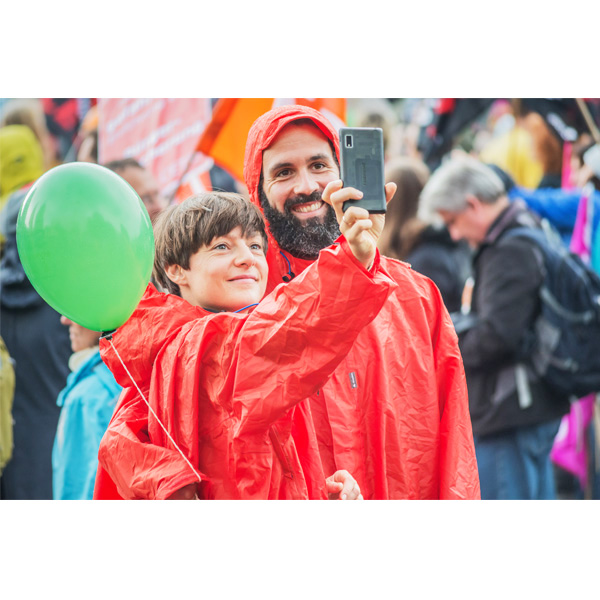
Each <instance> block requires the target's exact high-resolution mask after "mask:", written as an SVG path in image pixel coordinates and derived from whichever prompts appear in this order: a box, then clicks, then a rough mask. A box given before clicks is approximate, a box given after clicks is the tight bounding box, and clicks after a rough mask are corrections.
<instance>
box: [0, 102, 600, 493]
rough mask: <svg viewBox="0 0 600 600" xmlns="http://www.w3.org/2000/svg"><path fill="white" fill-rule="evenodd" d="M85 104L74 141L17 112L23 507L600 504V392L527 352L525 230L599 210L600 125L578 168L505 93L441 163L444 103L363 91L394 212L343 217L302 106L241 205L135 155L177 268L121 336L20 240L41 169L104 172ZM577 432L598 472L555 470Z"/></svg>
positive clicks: (290, 110) (15, 394)
mask: <svg viewBox="0 0 600 600" xmlns="http://www.w3.org/2000/svg"><path fill="white" fill-rule="evenodd" d="M60 105H61V106H64V105H65V103H61V104H60ZM70 106H71V109H72V111H71V112H73V111H74V110H75V111H76V112H77V114H78V115H79V119H78V123H77V127H72V126H71V128H70V129H69V130H68V131H66V130H67V129H68V128H67V127H66V125H65V126H64V127H62V128H61V130H60V131H61V135H60V136H59V135H58V134H57V133H56V132H55V133H54V135H53V133H52V132H51V130H50V129H51V128H50V126H51V125H52V124H53V116H54V117H56V115H57V114H59V115H62V117H63V119H64V121H65V123H69V124H71V125H72V123H71V121H69V120H68V119H66V117H65V116H64V114H65V111H66V109H64V110H63V112H62V113H61V112H59V111H58V110H54V111H51V110H50V107H49V106H45V105H44V103H43V102H42V101H41V100H39V99H29V100H8V101H5V102H3V104H2V105H0V110H1V111H2V121H1V122H0V201H1V205H0V210H1V213H0V233H1V235H2V238H1V241H2V262H1V273H0V285H1V288H0V304H1V311H2V312H1V319H2V321H1V340H2V345H1V347H0V350H1V351H2V363H1V368H2V400H1V403H0V411H1V412H0V419H1V421H0V436H1V437H0V498H1V499H52V498H54V499H92V498H96V499H118V498H124V499H193V498H200V499H284V498H294V499H327V498H330V499H363V498H364V499H479V498H482V499H555V498H559V499H583V498H599V497H600V473H597V472H596V469H600V461H598V460H597V459H596V457H597V455H598V446H597V436H596V432H597V430H596V428H597V423H598V414H599V413H598V403H597V398H596V396H595V392H596V390H589V391H590V394H589V397H588V398H586V399H584V400H582V399H580V398H578V397H573V396H572V395H570V394H568V393H566V392H565V391H564V390H559V389H556V388H555V387H553V386H551V385H549V384H548V382H547V381H546V380H545V379H544V376H543V375H541V374H540V371H539V370H538V369H536V365H534V364H533V362H532V361H531V352H528V351H525V350H524V348H525V345H526V342H528V341H530V339H531V337H532V336H534V335H535V332H536V327H538V324H539V317H540V313H541V304H542V303H541V299H540V290H541V289H542V287H543V285H544V278H545V276H546V272H547V268H546V265H545V263H544V259H543V256H542V257H541V256H540V252H539V249H538V248H537V247H536V245H535V244H534V243H532V242H531V241H530V240H527V239H525V238H523V237H519V236H518V235H517V236H515V235H509V233H510V232H511V231H512V232H513V233H514V231H515V230H521V229H523V228H527V229H531V230H542V229H544V228H545V227H546V224H547V222H548V221H550V222H551V225H554V227H555V228H556V229H557V230H558V233H559V235H561V236H562V241H561V242H560V243H561V244H563V245H565V246H566V245H567V244H568V243H569V241H570V240H571V237H572V234H573V227H574V221H575V213H577V207H578V205H579V200H580V198H582V197H583V196H585V195H587V196H589V202H590V204H591V206H592V208H593V207H594V206H596V205H598V207H599V210H598V214H600V199H599V197H598V193H597V192H596V191H595V190H597V189H600V188H599V187H598V186H599V185H600V164H599V162H600V161H597V160H596V159H595V158H594V157H595V156H597V154H595V153H594V149H596V148H597V147H600V146H599V145H598V142H597V141H596V140H595V137H594V134H595V133H596V132H595V131H591V132H589V133H586V132H583V133H580V134H579V136H578V138H577V139H576V140H574V143H573V144H572V148H571V146H569V148H570V149H572V159H571V162H570V164H569V169H565V162H564V161H565V156H566V154H565V151H564V143H563V142H561V141H560V140H558V139H557V137H556V135H555V134H554V133H553V132H552V130H551V128H550V127H549V126H548V124H547V123H546V122H545V121H544V119H543V118H541V117H540V115H539V114H537V113H535V112H529V113H526V114H524V113H523V112H522V111H520V110H519V106H518V104H517V105H513V104H511V103H510V102H508V101H505V100H499V101H497V102H495V103H493V104H492V106H491V108H490V109H489V110H488V111H487V112H486V113H485V114H484V116H482V117H481V118H480V119H479V120H478V121H476V125H475V126H474V127H472V128H471V130H470V131H471V136H470V137H469V138H468V142H465V141H464V140H463V143H462V144H461V141H460V140H459V141H458V142H457V144H455V146H454V147H453V148H451V150H450V151H449V152H447V153H446V154H445V155H444V157H443V158H442V160H441V161H439V163H434V162H432V161H429V163H428V162H427V161H426V160H425V158H426V157H425V156H424V154H423V152H422V143H421V142H422V140H421V138H422V136H423V131H424V130H425V127H423V122H424V120H426V119H425V118H424V113H427V111H431V106H432V104H431V102H429V101H426V100H420V101H419V100H417V99H412V100H407V101H404V102H400V101H397V102H396V101H393V100H388V99H371V100H364V101H359V100H353V101H350V100H349V101H348V107H349V111H348V121H349V125H353V126H359V127H381V128H382V129H383V134H384V136H383V137H384V143H385V180H386V182H387V183H386V187H385V190H386V196H387V202H388V209H387V213H386V214H385V215H375V214H372V215H369V214H368V213H366V211H364V209H360V208H358V207H351V208H349V209H348V210H346V211H345V212H344V211H343V209H342V206H343V204H344V203H345V202H348V201H351V200H358V199H360V197H361V195H362V192H361V191H360V190H356V189H354V188H349V187H344V183H343V181H341V179H340V177H341V172H340V148H339V139H338V134H337V132H336V129H335V127H334V126H333V125H332V124H331V122H330V121H329V120H328V119H327V117H326V116H324V115H323V114H322V113H321V112H319V111H316V110H313V109H312V108H308V107H303V106H298V105H286V106H281V107H278V108H274V109H272V110H271V111H269V112H267V113H265V114H263V115H262V116H260V117H259V118H258V119H257V120H256V121H255V122H254V124H253V126H252V128H251V129H250V131H249V133H248V135H247V139H246V140H245V147H246V152H245V160H244V179H245V181H244V182H243V183H244V185H245V189H244V193H237V188H236V193H233V192H223V191H221V190H218V189H214V190H208V191H206V192H204V193H201V194H196V195H194V196H192V197H190V198H188V199H187V200H184V201H183V202H181V203H175V202H169V200H168V199H167V198H166V197H165V196H164V195H163V194H162V192H161V190H160V189H159V186H158V184H157V174H156V173H152V172H151V169H150V168H148V167H147V166H144V165H142V164H140V163H139V162H138V161H137V160H136V159H135V158H134V157H122V158H120V159H117V160H113V161H111V162H108V163H106V164H105V165H104V166H105V167H107V168H108V169H110V170H111V171H114V172H115V173H117V174H118V175H120V176H121V177H122V178H123V179H125V180H126V181H127V182H128V183H129V184H130V185H131V186H132V187H133V189H134V190H135V191H136V192H137V194H138V195H139V197H140V198H141V200H142V203H143V205H144V207H145V209H146V210H147V212H148V214H149V216H150V219H151V221H152V223H153V228H154V236H155V262H154V270H153V273H152V278H151V281H150V282H149V284H148V288H147V289H146V292H145V294H144V296H143V297H142V299H141V300H140V303H139V305H138V307H137V309H136V311H135V312H134V314H133V315H132V316H131V318H130V319H129V320H128V321H127V322H126V323H125V324H124V325H123V326H121V327H119V328H118V329H117V330H116V331H115V332H113V333H112V334H111V335H109V336H103V337H101V332H96V331H91V330H89V329H86V328H84V327H82V326H81V325H79V324H77V323H75V322H73V321H72V320H70V319H68V318H66V317H65V316H61V315H59V314H58V313H57V312H56V311H54V310H53V309H52V308H51V307H50V306H49V305H48V304H47V303H46V302H45V301H44V300H43V299H42V298H41V297H40V296H39V294H38V293H37V292H36V290H35V289H34V287H33V286H32V284H31V282H30V281H29V280H28V278H27V276H26V274H25V272H24V270H23V267H22V265H21V262H20V259H19V254H18V247H17V240H16V222H17V215H18V213H19V209H20V207H21V206H22V204H23V201H24V200H25V198H26V196H27V193H28V191H29V189H30V188H31V186H32V185H33V184H34V183H35V181H36V180H37V179H38V178H39V177H40V176H41V175H42V174H43V173H44V172H46V171H47V170H48V169H50V168H52V167H53V166H56V165H58V164H61V163H63V162H71V161H75V160H77V161H87V162H96V163H97V162H98V144H99V136H98V121H99V115H98V107H97V105H95V104H94V103H93V102H91V103H90V102H88V103H85V102H84V101H83V100H80V101H79V105H77V104H73V103H72V104H71V105H70ZM69 114H71V113H69ZM100 143H101V140H100ZM566 173H567V174H568V178H569V180H568V181H566V179H565V178H566V177H567V175H565V174H566ZM590 186H591V187H590ZM238 188H239V186H238ZM584 190H585V192H584ZM558 204H559V205H560V206H561V207H562V208H564V207H566V206H569V207H573V208H574V209H572V210H570V212H569V215H568V216H567V217H564V213H565V211H564V210H563V211H562V212H561V213H560V214H561V218H554V213H553V211H552V206H553V205H558ZM567 212H568V211H567ZM591 212H593V211H592V210H590V211H589V213H591ZM552 221H554V222H552ZM590 221H591V223H589V224H588V226H589V227H590V228H591V229H592V234H591V238H593V237H594V233H595V231H594V224H595V223H597V221H594V219H593V218H592V219H590ZM588 237H589V236H588ZM596 238H598V236H596ZM598 243H600V242H598ZM571 248H572V249H573V248H574V246H573V244H571ZM585 259H586V261H587V262H588V264H592V261H591V258H590V256H587V257H585ZM593 266H594V265H593V264H592V267H593ZM599 351H600V342H599ZM582 410H583V414H584V418H583V419H582V418H578V419H569V417H570V416H571V415H572V414H573V412H574V411H582ZM577 414H579V413H577ZM567 437H569V438H571V437H573V438H574V439H575V441H576V444H575V445H576V446H577V447H576V448H574V449H573V453H578V455H577V458H578V459H579V465H581V464H583V465H584V467H583V471H582V470H581V468H579V470H578V469H575V468H573V467H572V466H570V464H569V463H568V461H561V460H557V459H556V455H557V453H558V452H557V445H558V444H559V443H561V442H562V443H563V446H564V440H565V439H566V438H567ZM563 450H564V448H563ZM582 461H583V462H582Z"/></svg>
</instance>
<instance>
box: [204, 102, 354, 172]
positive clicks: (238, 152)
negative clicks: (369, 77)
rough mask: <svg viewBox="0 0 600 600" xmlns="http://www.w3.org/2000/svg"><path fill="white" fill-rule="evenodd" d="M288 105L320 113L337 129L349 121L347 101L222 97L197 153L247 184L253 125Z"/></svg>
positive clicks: (214, 110)
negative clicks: (246, 161) (248, 143)
mask: <svg viewBox="0 0 600 600" xmlns="http://www.w3.org/2000/svg"><path fill="white" fill-rule="evenodd" d="M286 104H301V105H303V106H310V107H311V108H314V109H316V110H319V111H321V112H322V113H323V114H324V115H325V116H326V117H327V118H328V119H329V120H330V121H331V122H332V124H333V125H334V126H335V127H336V128H337V127H341V126H342V125H344V124H345V122H346V99H345V98H221V99H219V101H218V102H217V104H216V105H215V107H214V109H213V113H212V118H211V120H210V122H209V123H208V125H207V126H206V128H205V130H204V131H203V133H202V136H201V137H200V141H199V142H198V146H197V148H196V150H198V151H199V152H202V153H203V154H205V155H206V156H210V157H211V158H212V159H213V160H214V161H215V163H217V164H218V165H219V166H220V167H222V168H223V169H225V170H226V171H228V172H229V173H230V174H231V175H232V176H233V177H235V178H236V179H237V180H238V181H240V182H243V181H244V176H243V169H244V151H245V148H246V138H247V137H248V132H249V131H250V127H252V123H254V121H256V119H258V117H260V116H261V115H262V114H264V113H266V112H267V111H269V110H271V109H272V108H274V107H276V106H283V105H286Z"/></svg>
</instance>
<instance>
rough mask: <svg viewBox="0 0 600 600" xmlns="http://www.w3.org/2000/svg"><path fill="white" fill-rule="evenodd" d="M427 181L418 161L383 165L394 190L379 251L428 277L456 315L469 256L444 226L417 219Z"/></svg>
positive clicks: (398, 159)
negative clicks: (420, 199)
mask: <svg viewBox="0 0 600 600" xmlns="http://www.w3.org/2000/svg"><path fill="white" fill-rule="evenodd" d="M428 178H429V169H428V168H427V165H426V164H425V163H424V162H423V161H421V160H419V159H416V158H408V157H396V158H394V159H391V160H390V161H389V162H388V163H387V164H386V166H385V179H386V181H392V182H393V183H395V184H396V186H397V190H396V193H395V194H394V199H393V202H391V203H390V205H389V207H388V212H387V214H386V220H385V228H384V230H383V233H382V235H381V239H380V240H379V250H380V251H381V253H382V254H383V255H385V256H389V257H391V258H396V259H398V260H403V261H405V262H407V263H409V264H410V266H411V267H412V268H413V269H414V270H415V271H418V272H419V273H421V274H423V275H425V276H427V277H429V278H430V279H431V280H432V281H433V282H434V283H435V284H436V285H437V287H438V289H439V290H440V293H441V294H442V298H443V300H444V304H445V305H446V308H447V309H448V312H456V311H459V310H460V307H461V298H462V292H463V288H464V285H465V282H466V281H467V278H468V277H469V276H470V274H471V252H470V251H469V247H468V245H467V244H466V243H465V242H455V241H454V240H453V239H452V238H451V237H450V234H449V233H448V230H447V229H446V227H445V226H443V225H440V224H439V223H435V224H434V223H427V222H426V221H425V220H423V219H421V218H420V217H419V216H418V210H419V196H420V194H421V191H422V190H423V187H424V185H425V183H427V179H428Z"/></svg>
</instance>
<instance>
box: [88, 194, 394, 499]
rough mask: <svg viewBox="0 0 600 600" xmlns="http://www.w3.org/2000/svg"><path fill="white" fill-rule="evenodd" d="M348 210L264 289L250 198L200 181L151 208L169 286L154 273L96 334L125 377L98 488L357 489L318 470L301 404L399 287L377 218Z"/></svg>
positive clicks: (177, 491)
mask: <svg viewBox="0 0 600 600" xmlns="http://www.w3.org/2000/svg"><path fill="white" fill-rule="evenodd" d="M356 210H357V211H359V212H358V213H357V212H355V213H354V215H358V214H359V213H360V211H363V212H362V214H363V216H362V217H360V218H359V217H358V216H357V217H356V219H355V220H353V221H350V220H349V216H348V213H346V214H345V215H344V219H346V220H345V221H344V226H343V231H344V234H345V236H344V237H340V239H339V243H337V244H335V245H332V246H331V247H330V248H328V249H327V250H324V251H323V252H322V253H321V257H320V260H319V261H318V262H317V263H316V264H315V265H314V266H313V267H312V268H311V269H307V270H306V271H305V272H304V274H303V275H302V276H300V277H298V278H297V279H296V280H295V281H294V282H293V283H292V284H291V285H290V286H288V287H286V288H282V289H281V290H277V291H275V292H273V293H272V294H269V295H268V296H266V297H265V298H264V299H262V300H261V298H262V297H263V295H264V290H265V287H266V283H267V263H266V258H265V250H266V245H267V236H266V231H265V225H264V221H263V218H262V215H261V214H260V211H259V210H258V209H257V208H256V207H255V206H253V205H252V204H250V203H249V202H248V201H247V200H246V199H245V198H243V197H241V196H237V195H235V194H225V193H210V194H209V193H207V194H202V195H200V196H197V197H191V198H188V199H187V200H186V201H185V202H183V203H182V204H179V205H174V206H171V207H169V208H168V209H166V210H165V211H164V212H163V213H161V215H159V217H158V219H157V221H156V223H155V240H156V257H155V265H154V274H155V276H156V278H157V280H158V281H159V283H160V284H161V287H163V288H165V289H167V290H169V293H160V292H157V290H156V288H155V287H154V286H153V285H152V284H149V286H148V289H147V291H146V293H145V295H144V297H143V298H142V300H141V301H140V303H139V305H138V307H137V309H136V310H135V312H134V313H133V315H132V316H131V317H130V318H129V319H128V321H127V322H126V323H125V324H124V325H122V326H121V327H119V328H118V329H117V331H116V332H114V333H113V334H112V341H111V342H110V344H109V342H108V341H107V339H102V340H101V342H100V351H101V355H102V359H103V360H104V362H105V363H106V364H107V366H108V367H109V368H110V369H111V371H112V372H113V374H114V375H115V377H116V380H117V382H118V383H119V384H120V385H122V386H123V387H124V388H125V389H124V392H123V395H122V397H121V398H120V400H119V404H118V406H117V408H116V410H115V413H114V415H113V418H112V420H111V423H110V425H109V427H108V430H107V432H106V434H105V436H104V438H103V439H102V442H101V444H100V450H99V454H98V457H99V462H100V465H101V467H102V470H100V471H99V474H98V477H97V478H96V487H95V492H94V498H96V499H108V498H117V497H119V496H121V497H123V498H127V499H134V498H140V499H142V498H144V499H165V498H181V499H188V498H190V497H193V495H194V494H197V495H198V496H199V497H200V498H202V499H307V498H314V499H319V498H321V499H325V498H327V497H328V494H334V495H335V493H336V492H339V495H340V496H339V497H340V498H341V499H344V498H343V496H344V495H345V493H346V492H347V493H348V494H347V495H348V499H354V498H355V497H357V496H358V495H359V494H360V490H359V488H358V486H356V482H355V480H354V479H353V478H352V477H351V476H350V477H348V475H349V474H347V473H343V472H341V471H342V470H338V471H337V472H336V473H334V474H333V475H332V476H331V477H329V478H327V479H326V477H325V474H324V472H323V470H322V466H321V462H320V458H319V451H318V444H317V440H316V437H315V435H314V430H313V428H312V418H311V416H310V407H309V406H308V404H307V403H306V402H303V401H304V400H305V399H306V398H307V397H309V396H310V395H311V394H312V393H314V392H315V391H316V390H317V389H319V388H320V387H321V386H322V385H323V383H324V382H325V381H326V380H327V378H328V377H329V376H330V375H331V373H332V371H333V369H334V368H335V366H336V365H337V364H338V362H339V361H340V360H342V359H343V357H344V355H345V354H346V352H347V351H348V349H349V347H350V346H351V345H352V342H353V340H354V339H355V337H356V335H357V334H358V333H359V331H360V330H361V329H362V328H363V327H364V326H365V325H366V324H367V323H369V322H370V321H371V320H372V319H373V318H375V316H376V314H377V312H378V311H379V309H380V308H381V306H382V305H383V304H384V302H385V301H386V299H387V297H388V296H389V294H390V293H391V292H392V290H393V289H394V288H395V286H396V284H395V283H394V282H393V281H392V280H391V279H390V278H389V276H388V275H387V274H386V273H385V271H384V270H381V269H380V268H379V264H380V262H379V254H378V252H377V249H376V240H377V239H378V235H379V234H380V233H381V229H382V228H383V220H384V219H383V217H382V216H380V215H376V216H374V217H373V218H372V219H370V218H369V215H368V213H367V212H366V211H364V210H363V209H356ZM336 211H339V214H340V219H341V205H339V206H338V207H336ZM363 225H364V226H363ZM332 272H333V273H335V275H334V276H331V273H332ZM323 273H325V275H326V276H325V277H323ZM339 290H345V292H346V293H344V294H343V297H342V298H339V297H338V292H339ZM134 382H135V387H134ZM136 388H137V389H136ZM141 394H143V395H144V397H145V398H147V401H148V403H149V406H150V407H151V410H150V409H149V408H148V405H146V404H145V403H144V400H142V399H141V398H140V396H141ZM332 473H333V472H332ZM332 477H333V480H332ZM347 483H348V484H349V485H350V487H349V488H346V485H347ZM344 490H346V492H344ZM352 490H354V492H352ZM190 493H191V494H192V495H190ZM352 493H354V496H353V495H352Z"/></svg>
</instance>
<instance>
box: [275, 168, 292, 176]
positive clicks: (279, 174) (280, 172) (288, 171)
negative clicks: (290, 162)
mask: <svg viewBox="0 0 600 600" xmlns="http://www.w3.org/2000/svg"><path fill="white" fill-rule="evenodd" d="M290 172H291V171H290V170H289V169H282V170H281V171H278V172H277V175H276V176H277V177H287V176H288V175H289V174H290Z"/></svg>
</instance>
